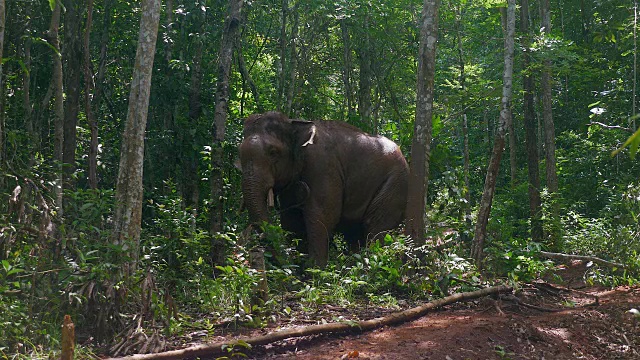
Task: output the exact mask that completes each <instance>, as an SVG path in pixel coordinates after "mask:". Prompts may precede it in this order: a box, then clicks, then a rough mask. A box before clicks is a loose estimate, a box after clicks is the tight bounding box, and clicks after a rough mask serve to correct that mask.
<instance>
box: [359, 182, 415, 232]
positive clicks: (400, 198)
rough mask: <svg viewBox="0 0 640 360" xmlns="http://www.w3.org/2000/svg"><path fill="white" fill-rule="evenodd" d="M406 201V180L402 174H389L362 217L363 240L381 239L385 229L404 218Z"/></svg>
mask: <svg viewBox="0 0 640 360" xmlns="http://www.w3.org/2000/svg"><path fill="white" fill-rule="evenodd" d="M406 203H407V181H406V177H404V176H400V175H399V176H391V177H390V178H389V179H388V180H387V181H386V182H385V184H384V185H383V186H382V188H381V189H380V191H378V193H377V194H376V196H375V197H374V198H373V200H372V201H371V203H370V204H369V207H368V208H367V211H366V212H365V216H364V219H363V226H364V234H365V237H366V239H365V240H374V239H381V238H383V237H384V235H385V234H386V232H387V230H391V229H393V228H395V227H396V226H398V225H399V224H400V223H401V222H402V220H404V219H403V218H404V208H405V206H406Z"/></svg>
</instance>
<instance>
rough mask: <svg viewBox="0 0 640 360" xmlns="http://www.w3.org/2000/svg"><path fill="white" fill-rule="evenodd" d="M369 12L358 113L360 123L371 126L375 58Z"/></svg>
mask: <svg viewBox="0 0 640 360" xmlns="http://www.w3.org/2000/svg"><path fill="white" fill-rule="evenodd" d="M369 22H370V15H369V11H368V10H367V13H366V14H365V18H364V25H363V39H362V44H361V46H360V48H359V51H360V56H359V58H360V78H359V79H360V81H359V82H360V84H359V86H360V89H359V93H358V112H359V114H360V122H361V124H362V125H365V124H366V126H371V110H372V107H371V78H372V76H373V74H372V72H371V61H372V59H371V57H372V56H373V54H372V50H371V41H370V34H369V31H370V30H369V27H370V25H369ZM370 131H371V132H375V129H370Z"/></svg>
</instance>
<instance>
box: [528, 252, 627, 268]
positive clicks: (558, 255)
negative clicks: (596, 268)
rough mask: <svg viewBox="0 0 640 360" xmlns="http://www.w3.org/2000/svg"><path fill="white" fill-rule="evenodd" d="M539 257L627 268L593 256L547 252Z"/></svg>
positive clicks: (541, 253)
mask: <svg viewBox="0 0 640 360" xmlns="http://www.w3.org/2000/svg"><path fill="white" fill-rule="evenodd" d="M540 255H542V256H543V257H546V258H548V259H560V260H582V261H593V262H594V263H596V264H599V265H603V266H607V267H612V268H619V269H627V268H628V266H627V265H625V264H620V263H617V262H613V261H608V260H604V259H600V258H598V257H595V256H586V255H570V254H561V253H553V252H547V251H540Z"/></svg>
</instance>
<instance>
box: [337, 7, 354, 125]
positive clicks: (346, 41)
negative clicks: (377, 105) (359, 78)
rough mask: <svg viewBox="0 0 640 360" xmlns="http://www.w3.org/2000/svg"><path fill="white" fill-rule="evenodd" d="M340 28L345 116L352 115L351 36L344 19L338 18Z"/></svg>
mask: <svg viewBox="0 0 640 360" xmlns="http://www.w3.org/2000/svg"><path fill="white" fill-rule="evenodd" d="M340 30H341V31H342V46H343V53H342V63H343V64H342V82H343V85H344V101H345V105H344V106H345V108H346V118H347V119H351V118H352V117H353V90H352V88H351V72H352V67H353V65H352V61H351V36H350V35H349V27H348V26H347V21H346V20H345V19H341V20H340Z"/></svg>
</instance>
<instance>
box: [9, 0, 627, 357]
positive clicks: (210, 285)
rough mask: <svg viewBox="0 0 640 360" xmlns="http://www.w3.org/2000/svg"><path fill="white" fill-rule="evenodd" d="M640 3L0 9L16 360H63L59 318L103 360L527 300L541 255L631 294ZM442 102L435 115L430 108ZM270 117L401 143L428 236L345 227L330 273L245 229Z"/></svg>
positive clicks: (69, 1)
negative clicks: (562, 259)
mask: <svg viewBox="0 0 640 360" xmlns="http://www.w3.org/2000/svg"><path fill="white" fill-rule="evenodd" d="M427 9H430V10H431V12H430V11H426V10H427ZM433 10H435V12H433ZM638 12H639V11H638V8H637V2H636V1H635V0H633V1H632V0H620V1H599V0H551V1H549V0H529V1H527V0H521V1H517V4H516V2H515V1H513V0H509V1H508V2H506V1H499V0H480V1H467V0H441V1H435V2H433V1H424V2H421V1H417V0H390V1H365V0H338V1H333V2H326V1H319V0H307V1H302V0H277V1H272V0H253V1H243V0H228V1H223V0H164V1H162V2H160V0H143V1H129V0H96V1H94V0H49V1H44V0H9V1H7V2H5V0H0V59H1V60H2V61H1V65H0V84H1V86H0V264H1V265H2V266H0V358H12V359H15V358H48V357H50V356H58V354H59V351H60V348H61V343H60V341H61V340H60V339H61V326H60V325H61V324H62V321H63V317H64V315H65V314H69V315H71V318H72V319H73V322H74V323H75V329H76V343H77V344H78V345H77V349H76V356H80V357H95V356H97V355H96V354H111V355H122V354H130V353H135V352H147V351H160V350H164V349H167V348H171V347H172V346H180V344H179V341H176V342H173V343H172V342H171V341H169V340H167V339H180V338H181V337H185V336H187V335H189V339H192V338H194V337H195V338H202V339H206V338H207V336H211V335H213V334H218V333H219V332H220V331H221V329H224V331H242V329H256V328H263V327H267V326H269V324H273V323H277V322H278V321H281V320H282V319H290V318H293V317H298V318H302V317H303V315H301V314H305V313H317V312H318V311H320V309H322V308H324V307H325V306H327V304H328V305H330V306H339V307H341V308H345V309H358V308H360V309H361V308H363V307H364V308H367V309H368V308H380V309H396V308H403V307H406V306H407V305H408V304H415V303H417V302H420V301H428V300H430V299H433V298H438V297H442V296H446V295H449V294H451V293H453V292H458V291H466V290H471V289H477V288H478V287H483V286H485V285H490V284H496V283H508V284H511V285H514V286H516V287H518V286H519V284H524V283H527V282H531V281H533V280H536V279H540V278H543V277H544V276H550V275H549V274H553V273H554V270H555V269H556V263H557V261H556V262H555V263H554V262H552V261H551V260H550V259H549V258H548V256H544V253H542V252H541V251H546V252H553V253H558V254H576V255H585V256H594V257H598V258H600V259H604V260H607V261H609V262H611V263H615V264H617V265H615V264H614V266H610V265H607V264H604V263H599V262H588V263H587V265H588V266H585V268H584V269H583V272H582V273H581V274H582V275H581V276H582V281H583V282H584V283H585V284H587V285H592V284H599V285H601V286H605V287H615V286H619V285H627V286H634V285H635V284H637V282H638V279H640V275H638V269H639V267H640V225H639V224H640V222H639V220H640V219H639V216H640V176H639V175H640V162H639V161H638V159H637V158H635V159H634V157H633V156H634V155H635V152H636V151H637V148H638V144H639V143H640V135H638V133H637V129H638V124H640V119H638V117H637V115H636V114H637V108H638V97H637V93H638V89H637V78H638V76H637V70H638V67H637V55H638V54H637V52H638V51H637V50H638V49H637V43H638V41H637V29H638V24H637V20H638ZM427 20H430V21H431V22H430V23H429V21H427ZM514 24H515V33H514V32H513V31H511V32H510V31H509V29H513V28H514ZM421 31H422V33H421ZM425 34H426V35H425ZM427 35H429V36H435V38H437V47H436V48H434V49H435V58H432V59H431V60H432V62H431V63H429V62H428V60H429V59H428V56H427V57H424V56H426V55H425V53H426V52H425V51H422V49H421V44H427V43H428V41H427V40H424V39H428V36H427ZM156 37H157V38H156ZM509 40H511V44H512V47H513V48H512V49H513V57H512V58H511V61H512V66H513V69H512V76H510V77H507V76H506V75H505V74H506V73H507V70H508V69H506V68H507V66H505V64H508V61H507V59H508V56H506V55H508V54H509V46H508V44H509ZM433 44H434V43H432V45H433ZM425 59H426V60H425ZM423 61H427V63H426V64H427V65H429V64H431V68H430V69H431V70H432V72H431V74H432V75H431V80H432V81H433V84H432V85H431V86H430V85H429V81H427V83H426V85H420V84H421V80H423V79H425V78H427V79H428V78H429V72H428V71H427V73H426V75H425V73H422V72H421V71H420V69H421V64H423ZM427 68H428V69H429V66H427ZM506 84H508V85H509V89H510V90H509V92H510V93H509V94H510V97H507V98H506V99H505V96H504V95H505V90H504V89H505V88H506ZM425 89H426V91H427V93H428V94H430V95H429V96H430V99H431V100H432V106H431V104H429V106H428V107H423V106H421V105H418V106H417V105H416V104H417V103H418V104H421V103H420V100H421V99H422V98H423V97H422V95H421V94H423V93H422V92H421V91H423V90H425ZM417 100H418V101H417ZM427 109H428V111H429V112H428V113H427V116H426V117H425V116H421V115H419V114H424V112H423V111H425V110H427ZM269 110H280V111H282V112H284V113H285V114H288V116H289V117H291V118H303V119H307V120H315V119H330V120H342V121H346V122H348V123H350V124H352V125H355V126H357V127H359V128H361V129H363V130H364V131H366V132H369V133H372V134H380V135H384V136H387V137H388V138H390V139H392V140H394V141H395V142H396V143H397V144H399V145H400V146H401V148H402V149H403V151H404V153H405V155H406V157H407V160H408V161H409V162H410V163H411V162H412V159H416V158H417V156H418V155H416V151H417V150H418V149H423V151H422V152H420V153H421V154H422V157H423V158H425V157H426V159H425V160H424V161H414V162H413V163H412V171H414V168H413V166H414V165H415V164H416V163H418V162H420V163H425V164H426V166H427V169H426V171H423V172H422V173H421V178H422V179H424V181H423V182H422V190H418V191H413V189H411V191H412V192H411V193H410V197H412V198H413V199H424V201H425V204H424V206H420V208H419V209H420V212H421V215H422V216H424V217H425V219H424V221H418V224H419V225H418V228H420V229H421V231H422V233H421V232H420V231H418V232H417V233H416V232H414V231H407V230H411V229H402V228H401V229H398V231H396V232H395V233H393V234H389V235H387V236H386V238H385V239H384V241H380V242H374V243H371V244H369V246H368V247H367V248H365V249H361V251H360V252H358V253H350V252H349V251H347V249H346V246H345V245H344V244H343V242H342V241H341V238H340V237H339V236H338V237H337V238H336V239H335V241H334V243H335V245H332V247H331V254H330V260H329V265H328V266H327V267H326V268H324V269H318V268H310V267H305V266H303V265H304V264H305V261H306V254H304V253H301V252H300V251H298V248H297V246H296V241H295V240H291V239H289V237H287V234H285V233H284V232H283V231H282V230H281V229H280V227H279V226H278V224H277V220H275V222H274V223H273V224H264V225H263V228H262V235H261V236H255V235H253V234H250V233H249V232H243V230H244V229H245V228H246V227H247V225H248V219H247V214H246V212H244V211H242V194H241V190H240V189H241V186H240V182H241V173H240V172H239V171H238V170H237V169H236V168H235V167H234V161H235V160H236V158H237V146H238V144H239V142H240V141H241V138H242V120H243V119H244V118H246V117H247V116H249V115H250V114H253V113H259V112H265V111H269ZM420 119H428V121H427V122H425V123H420V124H418V125H420V126H416V121H419V120H420ZM420 121H422V120H420ZM427 128H428V130H429V131H428V132H426V133H427V135H428V136H426V137H422V141H423V143H422V147H417V145H415V141H416V140H415V138H420V137H419V136H416V130H415V129H418V131H420V132H422V131H424V129H427ZM412 144H414V145H412ZM425 144H426V147H425ZM503 149H504V156H501V155H502V151H503ZM620 149H621V150H620ZM616 151H617V152H616ZM614 152H615V154H614ZM491 164H495V166H491ZM498 166H499V167H498ZM492 169H495V176H490V175H489V174H491V173H492ZM487 184H489V186H487ZM417 189H420V188H419V187H418V188H417ZM483 194H484V195H483ZM489 211H490V216H489ZM487 216H488V219H486V220H482V219H485V217H487ZM274 219H275V216H274ZM479 219H480V220H479ZM483 221H484V222H483ZM422 224H424V225H425V226H422ZM412 227H413V228H415V224H412ZM256 245H260V246H262V247H264V248H265V258H266V269H267V280H268V294H267V295H268V296H265V297H263V298H261V299H256V297H255V294H256V291H255V289H256V286H257V284H259V283H260V279H261V275H260V273H259V272H258V271H256V270H255V269H253V267H252V266H251V262H250V253H251V251H252V249H254V248H255V246H256ZM635 306H638V304H635ZM354 312H356V311H355V310H354ZM305 319H306V317H305ZM328 320H331V318H329V319H328ZM338 320H340V319H338ZM309 321H324V319H322V320H318V319H315V318H313V317H311V320H309ZM140 334H145V335H144V336H142V335H140ZM143 338H144V339H143Z"/></svg>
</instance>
